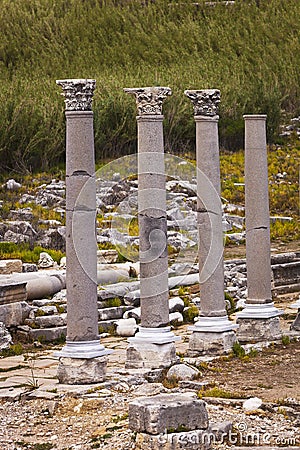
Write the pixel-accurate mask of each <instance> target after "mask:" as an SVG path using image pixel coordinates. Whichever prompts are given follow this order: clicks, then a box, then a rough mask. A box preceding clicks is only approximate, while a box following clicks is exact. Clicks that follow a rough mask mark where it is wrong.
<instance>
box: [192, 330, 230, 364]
mask: <svg viewBox="0 0 300 450" xmlns="http://www.w3.org/2000/svg"><path fill="white" fill-rule="evenodd" d="M195 328H196V327H195ZM235 342H236V333H235V332H234V331H224V332H221V333H217V332H209V331H195V329H194V331H193V334H192V335H191V336H190V340H189V350H188V356H191V357H196V356H200V355H223V354H224V353H229V352H230V351H231V350H232V346H233V344H234V343H235Z"/></svg>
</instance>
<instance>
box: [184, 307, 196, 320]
mask: <svg viewBox="0 0 300 450" xmlns="http://www.w3.org/2000/svg"><path fill="white" fill-rule="evenodd" d="M182 315H183V320H184V322H186V323H194V319H195V317H198V316H199V309H198V308H197V306H195V305H193V306H190V307H189V308H188V309H186V310H184V311H183V312H182Z"/></svg>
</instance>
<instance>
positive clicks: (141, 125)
mask: <svg viewBox="0 0 300 450" xmlns="http://www.w3.org/2000/svg"><path fill="white" fill-rule="evenodd" d="M124 91H125V92H127V93H128V94H131V95H134V96H135V97H136V102H137V107H138V114H139V115H138V116H137V124H138V182H139V186H138V188H139V190H138V221H139V230H140V233H139V234H140V254H139V256H140V292H141V326H140V327H139V331H138V333H137V334H136V335H135V337H133V338H129V339H128V341H129V346H128V349H127V360H126V367H128V368H138V367H148V368H159V367H167V366H170V365H171V364H172V363H173V362H175V361H176V351H175V344H174V342H175V340H178V339H179V338H176V336H175V335H174V334H173V333H172V332H171V328H170V326H169V288H168V250H167V214H166V187H165V168H164V143H163V115H162V103H163V101H164V99H165V98H166V97H167V96H168V95H171V89H170V88H166V87H146V88H140V89H124Z"/></svg>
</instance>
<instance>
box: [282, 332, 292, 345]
mask: <svg viewBox="0 0 300 450" xmlns="http://www.w3.org/2000/svg"><path fill="white" fill-rule="evenodd" d="M281 342H282V343H283V345H289V344H290V343H291V340H290V337H289V336H286V335H284V334H283V335H282V338H281Z"/></svg>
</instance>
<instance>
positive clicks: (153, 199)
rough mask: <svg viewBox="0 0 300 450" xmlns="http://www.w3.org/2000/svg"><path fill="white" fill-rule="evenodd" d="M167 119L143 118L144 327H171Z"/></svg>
mask: <svg viewBox="0 0 300 450" xmlns="http://www.w3.org/2000/svg"><path fill="white" fill-rule="evenodd" d="M162 121H163V116H152V117H151V116H147V117H143V116H139V117H138V118H137V123H138V181H139V193H138V208H139V228H140V278H141V282H140V290H141V326H142V327H152V328H159V327H166V326H168V324H169V289H168V251H167V215H166V188H165V174H164V145H163V126H162Z"/></svg>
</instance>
